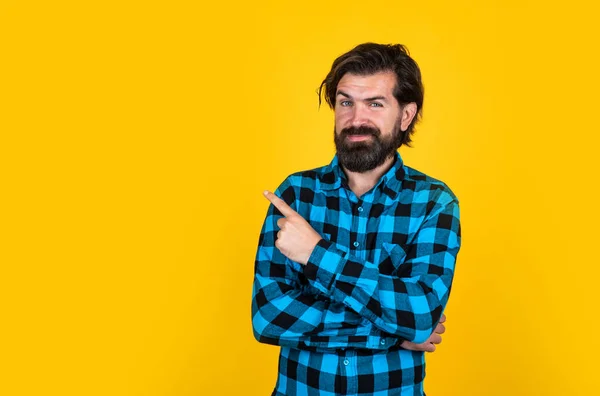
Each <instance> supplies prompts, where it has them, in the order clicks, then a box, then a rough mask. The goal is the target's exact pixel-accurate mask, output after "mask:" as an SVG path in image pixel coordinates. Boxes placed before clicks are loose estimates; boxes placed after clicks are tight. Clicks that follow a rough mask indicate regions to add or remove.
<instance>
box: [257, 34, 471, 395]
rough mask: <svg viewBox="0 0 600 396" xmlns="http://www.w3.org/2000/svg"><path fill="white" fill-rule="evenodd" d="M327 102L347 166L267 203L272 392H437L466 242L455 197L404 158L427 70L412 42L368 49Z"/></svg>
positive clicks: (261, 250)
mask: <svg viewBox="0 0 600 396" xmlns="http://www.w3.org/2000/svg"><path fill="white" fill-rule="evenodd" d="M318 93H319V103H320V101H321V97H324V98H325V101H326V102H327V103H328V104H329V106H330V107H331V108H332V109H333V110H334V112H335V128H334V141H335V148H336V155H335V156H334V157H333V160H332V161H331V163H330V164H329V165H326V166H323V167H320V168H316V169H312V170H308V171H303V172H297V173H294V174H292V175H290V176H288V177H287V178H286V179H285V180H284V181H283V182H282V183H281V185H280V186H279V187H278V188H277V189H276V190H275V193H271V192H269V191H265V193H264V194H265V197H266V198H267V199H268V200H269V201H270V202H271V205H270V206H269V209H268V212H267V216H266V219H265V222H264V224H263V227H262V230H261V234H260V238H259V244H258V251H257V254H256V261H255V271H254V284H253V293H252V325H253V331H254V336H255V338H256V339H257V340H258V341H259V342H262V343H267V344H273V345H278V346H280V347H281V349H280V355H279V369H278V375H277V382H276V385H275V388H274V390H273V393H272V395H282V396H283V395H286V396H291V395H379V396H384V395H402V396H404V395H411V396H414V395H425V393H424V387H423V380H424V378H425V352H432V351H434V350H435V348H436V344H439V343H440V342H441V336H440V335H441V334H442V333H443V332H444V330H445V328H444V325H443V324H442V323H443V322H444V321H445V315H444V314H443V313H444V309H445V307H446V304H447V302H448V298H449V295H450V290H451V286H452V280H453V277H454V271H455V263H456V256H457V254H458V251H459V249H460V244H461V236H460V234H461V232H460V216H459V206H458V199H457V198H456V196H455V195H454V194H453V192H452V191H451V190H450V189H449V188H448V186H447V185H446V184H444V183H443V182H441V181H439V180H437V179H434V178H432V177H430V176H427V175H425V174H424V173H422V172H419V171H417V170H415V169H413V168H411V167H409V166H407V165H406V164H404V162H403V160H402V157H401V156H400V154H399V153H398V151H397V150H398V149H399V148H400V146H402V145H409V143H410V142H411V135H412V134H413V133H414V125H415V124H416V122H417V121H418V120H419V118H420V117H421V114H422V108H423V97H424V96H423V84H422V82H421V72H420V70H419V67H418V65H417V63H416V62H415V61H414V60H413V59H412V58H411V57H410V55H409V53H408V50H407V49H406V47H404V46H403V45H400V44H395V45H382V44H375V43H365V44H361V45H358V46H357V47H355V48H353V49H352V50H350V51H349V52H347V53H345V54H343V55H341V56H340V57H338V58H337V59H336V60H335V61H334V62H333V65H332V67H331V70H330V72H329V73H328V75H327V77H326V78H325V80H324V81H323V82H322V84H321V86H320V88H319V92H318Z"/></svg>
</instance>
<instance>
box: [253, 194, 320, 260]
mask: <svg viewBox="0 0 600 396" xmlns="http://www.w3.org/2000/svg"><path fill="white" fill-rule="evenodd" d="M264 195H265V197H266V198H267V199H268V200H269V201H271V203H272V204H273V205H274V206H275V207H276V208H277V209H279V211H280V212H281V214H282V215H283V216H284V217H282V218H281V219H279V220H277V226H278V227H279V232H278V233H277V241H275V247H276V248H277V249H279V250H280V251H281V253H283V254H284V256H286V257H287V258H289V259H290V260H292V261H295V262H297V263H300V264H304V265H306V263H307V262H308V259H309V257H310V255H311V254H312V252H313V250H314V249H315V246H317V243H318V242H319V241H320V240H321V239H322V238H321V235H319V234H318V233H317V232H316V231H315V230H314V228H312V227H311V226H310V224H308V222H307V221H306V220H304V218H302V216H300V215H299V214H298V213H296V211H295V210H294V209H292V208H290V206H289V205H288V204H287V203H285V201H284V200H283V199H281V198H279V197H278V196H277V195H275V194H273V193H272V192H269V191H265V192H264Z"/></svg>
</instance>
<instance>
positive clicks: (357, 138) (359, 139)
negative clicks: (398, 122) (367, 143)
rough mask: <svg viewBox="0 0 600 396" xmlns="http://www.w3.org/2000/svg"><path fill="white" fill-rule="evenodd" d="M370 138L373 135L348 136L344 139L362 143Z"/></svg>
mask: <svg viewBox="0 0 600 396" xmlns="http://www.w3.org/2000/svg"><path fill="white" fill-rule="evenodd" d="M372 137H373V135H348V136H346V139H348V140H349V141H351V142H362V141H364V140H368V139H371V138H372Z"/></svg>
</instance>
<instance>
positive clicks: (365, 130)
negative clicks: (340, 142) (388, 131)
mask: <svg viewBox="0 0 600 396" xmlns="http://www.w3.org/2000/svg"><path fill="white" fill-rule="evenodd" d="M340 135H341V137H344V136H352V135H373V136H375V137H379V135H381V131H380V130H379V129H378V128H373V127H370V126H365V125H361V126H359V127H354V126H352V127H347V128H344V129H342V131H341V132H340Z"/></svg>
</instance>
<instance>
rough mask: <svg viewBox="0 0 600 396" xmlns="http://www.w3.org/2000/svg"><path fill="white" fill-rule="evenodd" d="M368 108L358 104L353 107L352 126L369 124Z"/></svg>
mask: <svg viewBox="0 0 600 396" xmlns="http://www.w3.org/2000/svg"><path fill="white" fill-rule="evenodd" d="M368 120H369V118H368V116H367V108H365V106H362V105H356V106H354V107H353V108H352V126H355V127H359V126H362V125H365V124H367V122H368Z"/></svg>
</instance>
